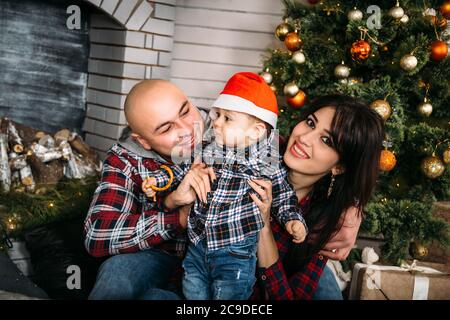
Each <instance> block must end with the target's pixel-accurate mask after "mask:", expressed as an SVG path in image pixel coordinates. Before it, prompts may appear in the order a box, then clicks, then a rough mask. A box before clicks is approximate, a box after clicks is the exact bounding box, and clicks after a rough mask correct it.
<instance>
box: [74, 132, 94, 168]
mask: <svg viewBox="0 0 450 320" xmlns="http://www.w3.org/2000/svg"><path fill="white" fill-rule="evenodd" d="M69 143H70V146H71V147H72V149H73V150H75V151H76V152H78V153H79V154H81V155H82V156H83V157H84V158H85V159H86V160H88V161H89V162H91V163H92V164H94V165H98V162H99V157H98V154H97V152H95V151H94V150H93V149H92V148H91V147H89V145H88V144H87V143H86V142H84V141H83V139H82V138H81V137H80V136H79V135H78V134H76V133H72V135H71V137H70V139H69Z"/></svg>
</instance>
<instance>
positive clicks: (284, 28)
mask: <svg viewBox="0 0 450 320" xmlns="http://www.w3.org/2000/svg"><path fill="white" fill-rule="evenodd" d="M292 30H293V28H292V27H291V25H290V24H288V23H286V22H283V23H281V24H279V25H278V27H277V28H276V29H275V36H276V37H277V38H278V39H279V40H280V41H284V39H285V38H286V36H287V34H288V33H289V32H291V31H292Z"/></svg>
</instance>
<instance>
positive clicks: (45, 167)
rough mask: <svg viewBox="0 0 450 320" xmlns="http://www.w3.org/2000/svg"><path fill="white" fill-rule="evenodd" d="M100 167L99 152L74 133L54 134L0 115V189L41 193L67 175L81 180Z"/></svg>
mask: <svg viewBox="0 0 450 320" xmlns="http://www.w3.org/2000/svg"><path fill="white" fill-rule="evenodd" d="M100 170H101V162H100V160H99V157H98V154H97V153H96V152H95V151H94V150H93V149H92V148H90V147H89V146H88V145H87V144H86V143H85V142H84V141H83V139H82V138H81V137H80V136H79V135H78V134H77V133H75V132H71V131H69V130H68V129H62V130H60V131H58V132H57V133H55V134H54V135H51V134H48V133H46V132H43V131H38V130H36V129H34V128H31V127H29V126H25V125H22V124H20V123H17V122H14V121H12V120H10V119H7V118H0V189H1V191H3V192H9V191H19V192H20V191H28V192H39V191H40V190H42V188H44V189H45V188H46V187H47V186H49V185H54V184H56V183H58V181H59V180H60V179H61V178H62V177H64V176H66V177H68V178H74V179H82V178H85V177H87V176H91V175H95V174H97V173H98V172H99V171H100Z"/></svg>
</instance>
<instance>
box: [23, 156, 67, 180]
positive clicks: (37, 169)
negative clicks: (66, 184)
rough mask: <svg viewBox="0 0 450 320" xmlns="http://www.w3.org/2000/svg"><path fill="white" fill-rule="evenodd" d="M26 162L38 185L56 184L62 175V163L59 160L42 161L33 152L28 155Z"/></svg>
mask: <svg viewBox="0 0 450 320" xmlns="http://www.w3.org/2000/svg"><path fill="white" fill-rule="evenodd" d="M28 162H29V163H30V166H31V168H32V170H33V174H34V178H35V180H36V184H37V185H38V186H41V185H47V184H48V185H54V184H57V183H58V181H59V180H60V179H61V178H62V177H63V176H64V165H63V163H62V161H61V160H53V161H50V162H47V163H44V162H42V161H41V160H40V159H39V158H38V157H37V156H36V155H34V154H33V155H31V156H29V157H28Z"/></svg>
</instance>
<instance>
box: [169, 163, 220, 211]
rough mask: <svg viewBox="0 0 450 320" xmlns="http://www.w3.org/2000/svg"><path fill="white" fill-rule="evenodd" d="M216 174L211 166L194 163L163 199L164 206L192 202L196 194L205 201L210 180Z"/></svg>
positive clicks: (177, 205)
mask: <svg viewBox="0 0 450 320" xmlns="http://www.w3.org/2000/svg"><path fill="white" fill-rule="evenodd" d="M215 179H216V175H215V173H214V170H213V169H212V168H211V167H207V166H206V164H204V163H194V164H193V165H192V167H191V169H190V170H189V171H188V173H187V174H186V176H185V177H184V178H183V180H182V181H181V183H180V185H179V186H178V188H177V189H176V190H175V191H173V192H172V193H170V194H169V195H168V196H167V197H166V198H165V199H164V205H165V207H166V208H169V209H173V208H176V207H180V206H184V205H187V204H192V203H193V202H194V201H195V200H196V198H197V196H198V198H199V199H200V201H202V202H205V203H206V202H207V195H208V192H210V191H211V185H210V181H211V182H212V181H214V180H215Z"/></svg>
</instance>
